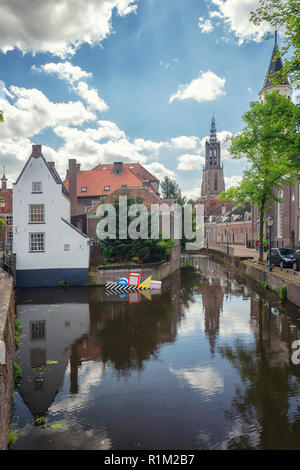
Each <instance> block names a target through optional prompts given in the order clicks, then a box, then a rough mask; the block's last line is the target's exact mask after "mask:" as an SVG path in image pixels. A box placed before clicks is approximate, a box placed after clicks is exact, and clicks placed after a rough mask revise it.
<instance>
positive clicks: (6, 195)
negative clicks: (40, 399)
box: [0, 189, 12, 214]
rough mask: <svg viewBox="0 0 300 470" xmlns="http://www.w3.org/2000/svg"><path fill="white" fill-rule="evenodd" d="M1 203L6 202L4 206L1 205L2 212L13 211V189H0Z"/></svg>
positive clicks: (0, 211) (0, 212) (0, 210)
mask: <svg viewBox="0 0 300 470" xmlns="http://www.w3.org/2000/svg"><path fill="white" fill-rule="evenodd" d="M0 198H3V199H0V203H1V202H3V200H4V202H5V206H4V208H2V207H0V214H4V213H11V212H12V189H7V190H6V191H2V190H1V189H0Z"/></svg>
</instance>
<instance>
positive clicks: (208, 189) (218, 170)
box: [201, 117, 225, 197]
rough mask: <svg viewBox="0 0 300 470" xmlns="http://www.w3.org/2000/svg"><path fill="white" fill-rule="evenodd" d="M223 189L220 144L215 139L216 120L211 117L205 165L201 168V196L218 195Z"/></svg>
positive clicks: (206, 143)
mask: <svg viewBox="0 0 300 470" xmlns="http://www.w3.org/2000/svg"><path fill="white" fill-rule="evenodd" d="M224 189H225V183H224V174H223V165H222V166H221V144H220V142H219V141H218V139H217V131H216V121H215V118H214V117H213V118H212V121H211V129H210V137H209V140H207V141H206V142H205V167H204V168H203V176H202V186H201V197H206V196H218V195H219V194H221V192H222V191H223V190H224Z"/></svg>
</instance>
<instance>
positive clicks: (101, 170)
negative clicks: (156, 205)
mask: <svg viewBox="0 0 300 470" xmlns="http://www.w3.org/2000/svg"><path fill="white" fill-rule="evenodd" d="M113 169H114V165H113V164H107V165H105V164H103V165H98V166H97V167H96V168H94V169H93V170H86V171H80V172H79V173H77V197H80V196H102V195H108V194H110V193H112V192H113V191H115V190H116V189H118V188H121V187H122V186H127V187H142V186H143V181H149V180H150V179H151V180H154V179H155V180H156V181H157V182H158V180H157V178H155V177H154V176H153V175H151V173H149V172H148V171H147V170H146V169H144V168H143V167H142V166H141V165H140V164H139V163H133V164H131V163H124V164H123V171H122V172H121V173H119V174H116V173H114V171H113ZM64 184H65V186H66V188H67V190H69V179H68V178H67V179H66V180H65V182H64ZM108 186H109V190H105V189H104V188H105V187H108ZM85 187H86V188H87V189H86V191H82V188H85ZM149 189H150V191H153V192H155V189H154V188H152V187H151V186H150V187H149Z"/></svg>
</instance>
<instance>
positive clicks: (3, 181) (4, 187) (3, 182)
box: [1, 165, 7, 191]
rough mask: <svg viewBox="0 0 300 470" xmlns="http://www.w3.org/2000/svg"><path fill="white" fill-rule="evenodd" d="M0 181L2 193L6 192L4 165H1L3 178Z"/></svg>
mask: <svg viewBox="0 0 300 470" xmlns="http://www.w3.org/2000/svg"><path fill="white" fill-rule="evenodd" d="M1 181H2V185H1V189H2V190H3V191H6V189H7V178H6V176H5V165H3V176H2V178H1Z"/></svg>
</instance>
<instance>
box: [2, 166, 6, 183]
mask: <svg viewBox="0 0 300 470" xmlns="http://www.w3.org/2000/svg"><path fill="white" fill-rule="evenodd" d="M2 168H3V176H2V178H1V181H7V178H6V176H5V165H3V167H2Z"/></svg>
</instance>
